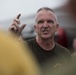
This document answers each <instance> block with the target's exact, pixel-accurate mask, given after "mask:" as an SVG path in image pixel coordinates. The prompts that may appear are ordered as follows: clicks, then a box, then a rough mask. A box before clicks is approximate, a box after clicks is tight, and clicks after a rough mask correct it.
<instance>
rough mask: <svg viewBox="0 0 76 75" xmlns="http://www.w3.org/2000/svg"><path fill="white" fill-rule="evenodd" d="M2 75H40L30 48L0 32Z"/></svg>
mask: <svg viewBox="0 0 76 75" xmlns="http://www.w3.org/2000/svg"><path fill="white" fill-rule="evenodd" d="M0 75H40V73H39V69H38V64H37V62H36V61H35V59H34V57H33V55H32V53H31V52H30V51H29V48H28V47H27V46H26V45H25V47H24V46H23V44H22V43H21V42H19V41H17V40H16V39H15V38H13V37H11V36H10V37H9V36H7V35H5V34H4V33H1V32H0Z"/></svg>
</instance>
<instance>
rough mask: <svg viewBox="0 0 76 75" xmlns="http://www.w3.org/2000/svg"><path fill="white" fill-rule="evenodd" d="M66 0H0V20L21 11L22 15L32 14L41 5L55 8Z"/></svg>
mask: <svg viewBox="0 0 76 75" xmlns="http://www.w3.org/2000/svg"><path fill="white" fill-rule="evenodd" d="M66 1H67V0H0V21H2V20H6V19H10V18H12V17H15V16H16V15H17V14H19V13H21V14H22V16H28V15H30V14H33V13H35V12H36V11H37V9H39V8H40V7H43V6H49V7H51V8H56V7H59V6H61V5H63V4H64V3H66Z"/></svg>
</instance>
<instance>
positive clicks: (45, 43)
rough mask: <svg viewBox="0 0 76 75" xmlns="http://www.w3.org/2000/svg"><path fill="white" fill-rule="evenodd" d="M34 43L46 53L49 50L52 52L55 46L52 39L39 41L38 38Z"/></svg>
mask: <svg viewBox="0 0 76 75" xmlns="http://www.w3.org/2000/svg"><path fill="white" fill-rule="evenodd" d="M36 42H37V43H38V44H39V46H40V47H41V48H42V49H44V50H46V51H49V50H52V49H53V48H54V46H55V42H54V39H46V40H45V39H40V38H38V37H36Z"/></svg>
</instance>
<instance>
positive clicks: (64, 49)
mask: <svg viewBox="0 0 76 75" xmlns="http://www.w3.org/2000/svg"><path fill="white" fill-rule="evenodd" d="M56 48H57V49H58V50H59V51H61V52H63V53H64V52H65V53H69V54H70V50H69V49H67V48H65V47H63V46H61V45H60V44H58V43H56Z"/></svg>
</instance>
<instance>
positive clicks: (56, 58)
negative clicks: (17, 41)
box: [28, 38, 71, 68]
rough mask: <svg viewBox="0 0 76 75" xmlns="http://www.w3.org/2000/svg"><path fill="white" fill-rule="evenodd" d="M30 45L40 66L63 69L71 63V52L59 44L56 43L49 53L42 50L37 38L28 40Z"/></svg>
mask: <svg viewBox="0 0 76 75" xmlns="http://www.w3.org/2000/svg"><path fill="white" fill-rule="evenodd" d="M28 43H29V46H30V48H31V50H32V51H33V53H34V54H35V56H36V58H37V60H38V62H39V64H40V65H41V66H43V67H44V66H47V67H50V66H51V67H52V68H56V67H60V68H63V66H64V65H65V64H67V63H68V62H70V61H69V60H71V54H70V52H69V50H67V49H66V48H64V47H62V46H61V45H59V44H57V43H55V47H54V48H53V49H52V50H49V51H46V50H44V49H42V48H41V47H40V46H39V45H38V43H37V42H36V39H35V38H34V39H31V40H28Z"/></svg>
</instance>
